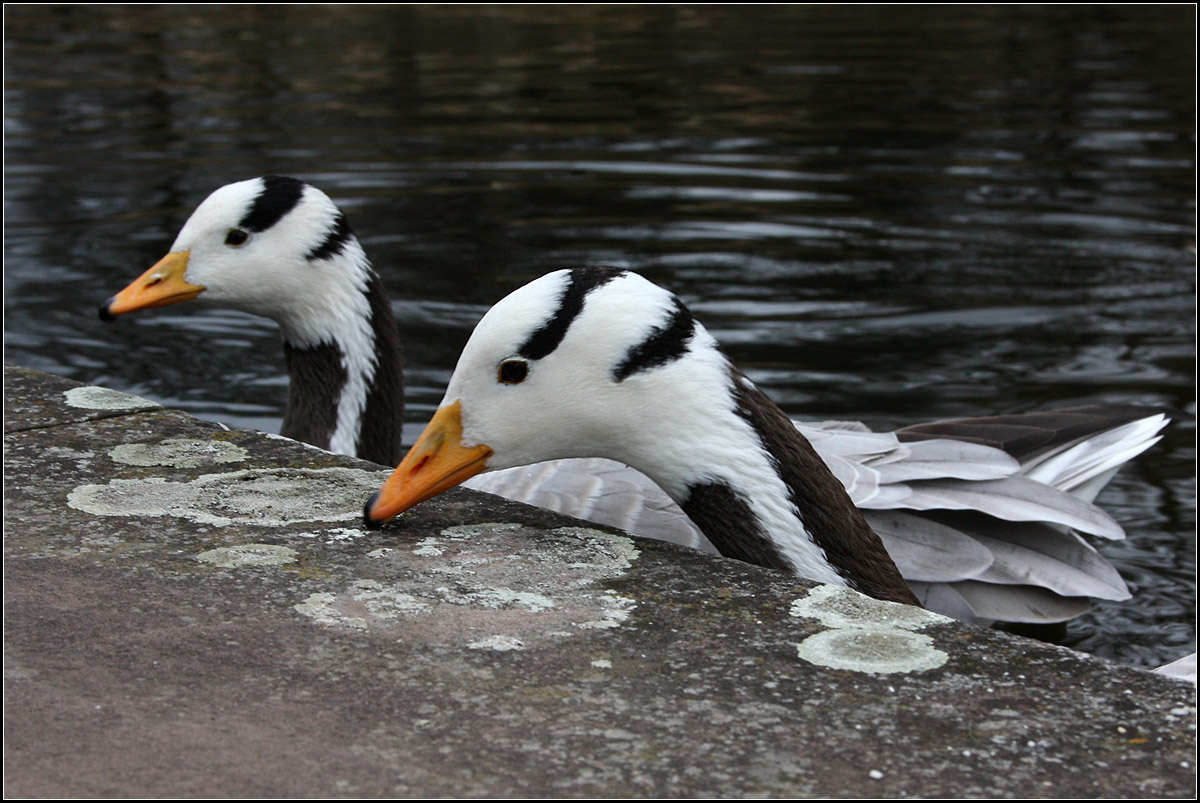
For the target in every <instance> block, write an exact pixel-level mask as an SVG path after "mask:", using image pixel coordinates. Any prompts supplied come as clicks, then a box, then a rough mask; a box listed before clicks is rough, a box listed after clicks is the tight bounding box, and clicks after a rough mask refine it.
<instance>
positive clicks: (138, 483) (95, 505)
mask: <svg viewBox="0 0 1200 803" xmlns="http://www.w3.org/2000/svg"><path fill="white" fill-rule="evenodd" d="M378 484H379V477H378V475H377V474H376V473H374V472H370V471H362V470H360V469H350V468H325V469H302V468H283V469H246V470H244V471H235V472H230V473H226V474H204V475H202V476H200V477H197V478H196V479H194V480H191V481H190V482H171V481H167V480H165V479H162V478H157V477H154V478H150V479H145V480H121V479H117V480H113V481H112V482H110V483H109V484H108V485H83V486H80V487H78V488H76V489H75V490H74V491H72V492H71V493H70V494H69V496H68V500H67V501H68V504H69V505H70V506H71V507H74V508H75V509H77V510H81V511H84V512H86V513H92V514H95V515H100V516H163V515H170V516H178V517H180V518H186V519H190V520H192V521H195V522H199V523H202V524H213V525H218V526H225V525H230V524H248V525H254V526H261V527H278V526H282V525H286V524H290V523H293V522H304V521H351V520H354V519H357V518H358V517H359V515H360V513H359V511H360V510H361V509H362V500H363V499H364V498H366V497H367V496H368V495H370V493H371V492H373V491H374V490H376V488H377V486H378ZM350 532H360V531H357V530H353V529H352V528H346V530H345V533H350ZM345 533H343V534H345Z"/></svg>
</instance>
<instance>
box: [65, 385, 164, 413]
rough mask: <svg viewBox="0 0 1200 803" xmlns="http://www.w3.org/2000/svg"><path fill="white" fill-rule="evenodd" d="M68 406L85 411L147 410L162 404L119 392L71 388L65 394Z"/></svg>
mask: <svg viewBox="0 0 1200 803" xmlns="http://www.w3.org/2000/svg"><path fill="white" fill-rule="evenodd" d="M63 397H64V399H65V400H66V402H67V404H69V405H70V406H72V407H78V408H81V409H84V410H114V411H116V410H145V409H148V408H152V407H162V405H161V404H159V403H158V402H155V401H150V400H149V399H143V398H142V397H140V396H133V395H131V394H129V393H122V392H121V391H119V390H112V389H110V388H99V387H93V386H88V387H82V388H71V389H70V390H68V391H64V392H63Z"/></svg>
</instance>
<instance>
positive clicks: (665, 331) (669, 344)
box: [613, 296, 696, 382]
mask: <svg viewBox="0 0 1200 803" xmlns="http://www.w3.org/2000/svg"><path fill="white" fill-rule="evenodd" d="M672 300H673V301H674V304H675V309H674V310H673V311H672V312H671V317H670V318H668V319H667V322H666V323H664V324H663V325H662V326H659V327H657V328H655V329H654V330H653V331H652V332H650V334H649V335H648V336H647V337H646V339H645V340H643V341H642V342H641V343H638V344H637V345H636V346H633V347H632V348H630V349H629V352H628V353H627V354H626V355H625V359H623V360H621V362H620V364H619V365H617V367H616V368H614V369H613V379H615V380H616V381H617V382H622V381H624V380H625V379H627V378H629V377H630V376H633V375H634V374H636V373H638V372H639V371H648V370H649V369H651V368H656V367H658V366H660V365H666V364H667V363H669V362H674V361H675V360H678V359H679V358H680V357H682V356H683V355H684V354H687V350H688V343H689V342H691V339H692V333H693V332H695V331H696V321H695V319H694V318H692V313H690V312H688V309H687V307H685V306H683V302H682V301H680V300H679V298H678V297H674V296H673V297H672Z"/></svg>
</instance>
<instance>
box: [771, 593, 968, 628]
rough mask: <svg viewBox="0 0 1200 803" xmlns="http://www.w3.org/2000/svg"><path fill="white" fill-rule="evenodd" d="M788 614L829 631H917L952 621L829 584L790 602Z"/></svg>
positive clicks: (910, 606) (911, 606) (911, 607)
mask: <svg viewBox="0 0 1200 803" xmlns="http://www.w3.org/2000/svg"><path fill="white" fill-rule="evenodd" d="M791 615H792V616H800V617H805V618H809V619H817V620H819V621H820V622H821V624H823V625H825V626H826V627H832V628H855V627H862V628H898V629H901V630H920V629H921V628H923V627H926V626H927V625H934V624H943V623H946V622H952V621H953V620H952V619H949V618H947V617H945V616H942V615H940V614H936V613H930V612H929V611H926V610H924V609H922V608H918V607H916V606H913V605H903V604H901V603H899V602H887V601H885V600H879V599H874V598H872V597H868V596H867V595H866V594H861V593H859V592H858V591H855V590H854V589H852V588H846V587H844V586H833V585H822V586H817V587H816V588H814V589H812V590H811V591H809V592H808V595H807V596H805V597H803V598H801V599H798V600H796V601H795V602H793V603H792V608H791Z"/></svg>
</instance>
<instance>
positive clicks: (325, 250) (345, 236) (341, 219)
mask: <svg viewBox="0 0 1200 803" xmlns="http://www.w3.org/2000/svg"><path fill="white" fill-rule="evenodd" d="M353 236H354V232H353V231H351V230H350V223H349V222H348V221H347V220H346V216H345V215H344V214H342V213H341V212H338V215H337V218H336V219H335V220H334V221H333V228H331V229H330V230H329V234H328V235H327V236H326V237H325V241H324V242H322V243H321V244H320V245H318V246H317V247H316V248H314V249H313V250H311V251H309V252H308V259H309V261H313V260H317V259H329V258H330V257H334V256H337V255H338V254H340V253H342V249H343V248H345V247H346V242H347V241H348V240H349V239H350V238H351V237H353Z"/></svg>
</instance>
